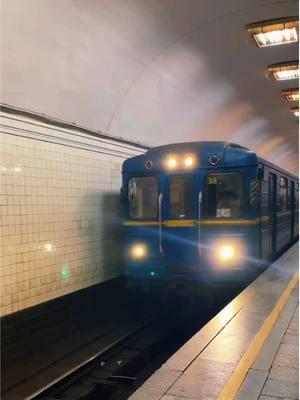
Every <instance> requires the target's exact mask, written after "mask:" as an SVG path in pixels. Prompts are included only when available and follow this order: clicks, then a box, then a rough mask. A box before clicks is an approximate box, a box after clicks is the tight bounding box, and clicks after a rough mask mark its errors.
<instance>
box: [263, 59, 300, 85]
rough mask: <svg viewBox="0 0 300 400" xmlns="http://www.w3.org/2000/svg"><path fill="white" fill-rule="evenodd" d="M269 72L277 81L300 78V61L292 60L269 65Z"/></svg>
mask: <svg viewBox="0 0 300 400" xmlns="http://www.w3.org/2000/svg"><path fill="white" fill-rule="evenodd" d="M268 70H269V72H270V73H271V74H272V75H273V76H274V78H275V79H276V81H286V80H289V79H299V62H298V61H291V62H286V63H281V64H272V65H270V66H269V67H268Z"/></svg>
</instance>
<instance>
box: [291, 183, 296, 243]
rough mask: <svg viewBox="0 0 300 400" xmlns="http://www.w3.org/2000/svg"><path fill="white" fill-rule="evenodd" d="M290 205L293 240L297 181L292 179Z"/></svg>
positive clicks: (292, 236)
mask: <svg viewBox="0 0 300 400" xmlns="http://www.w3.org/2000/svg"><path fill="white" fill-rule="evenodd" d="M290 188H291V189H290V207H291V240H293V238H294V226H295V182H294V181H291V186H290Z"/></svg>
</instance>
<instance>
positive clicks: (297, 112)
mask: <svg viewBox="0 0 300 400" xmlns="http://www.w3.org/2000/svg"><path fill="white" fill-rule="evenodd" d="M290 112H292V113H293V114H294V115H295V117H296V118H299V107H292V108H290Z"/></svg>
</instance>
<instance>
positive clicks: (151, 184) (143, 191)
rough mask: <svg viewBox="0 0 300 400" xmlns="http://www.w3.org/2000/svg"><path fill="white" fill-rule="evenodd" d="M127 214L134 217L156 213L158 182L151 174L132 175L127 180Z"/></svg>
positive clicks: (151, 215)
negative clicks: (132, 176) (143, 175)
mask: <svg viewBox="0 0 300 400" xmlns="http://www.w3.org/2000/svg"><path fill="white" fill-rule="evenodd" d="M128 201H129V215H130V217H131V218H134V219H139V218H140V219H149V218H156V217H157V215H158V182H157V179H156V178H155V177H153V176H146V177H134V178H130V179H129V181H128Z"/></svg>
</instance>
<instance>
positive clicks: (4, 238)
mask: <svg viewBox="0 0 300 400" xmlns="http://www.w3.org/2000/svg"><path fill="white" fill-rule="evenodd" d="M144 151H145V148H144V147H143V146H139V145H137V144H133V143H131V142H128V141H125V140H124V141H122V140H119V139H114V138H110V137H105V135H98V134H97V133H95V132H90V133H89V132H87V130H84V129H80V128H78V127H75V126H72V125H68V124H63V123H60V122H59V121H54V120H50V119H49V120H48V119H47V118H45V117H42V118H40V116H37V115H32V114H30V115H28V114H26V113H25V114H24V113H19V112H17V111H16V112H14V110H12V109H5V108H4V109H2V111H1V163H0V165H1V167H0V168H1V242H2V243H1V316H3V315H7V314H10V313H13V312H16V311H20V310H23V309H25V308H28V307H31V306H34V305H37V304H40V303H43V302H46V301H48V300H51V299H55V298H57V297H60V296H63V295H65V294H67V293H71V292H74V291H77V290H79V289H82V288H87V287H89V286H92V285H95V284H97V283H99V282H104V281H107V280H109V279H111V278H114V277H116V276H118V275H119V274H120V254H121V248H120V246H121V241H120V228H119V227H120V224H119V222H120V221H119V217H118V215H119V204H120V202H119V190H120V184H121V174H120V171H121V165H122V162H123V160H125V159H126V158H128V157H132V156H134V155H138V154H141V153H143V152H144Z"/></svg>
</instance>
